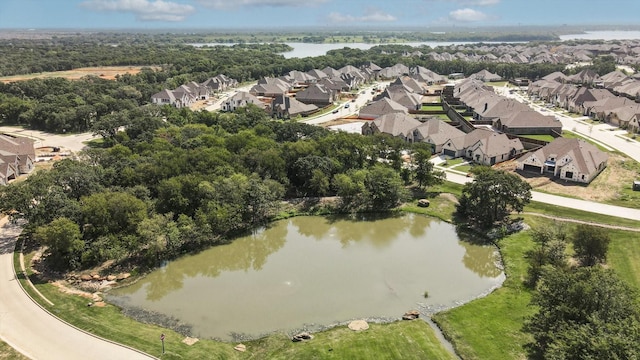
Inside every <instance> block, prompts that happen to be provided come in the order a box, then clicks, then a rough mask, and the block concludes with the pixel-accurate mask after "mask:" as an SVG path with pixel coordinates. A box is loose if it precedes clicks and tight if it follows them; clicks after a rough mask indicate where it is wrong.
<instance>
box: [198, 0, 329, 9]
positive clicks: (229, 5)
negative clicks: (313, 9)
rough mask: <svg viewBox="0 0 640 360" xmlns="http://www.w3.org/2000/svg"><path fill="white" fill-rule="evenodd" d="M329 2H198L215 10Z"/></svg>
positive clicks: (275, 0) (240, 0)
mask: <svg viewBox="0 0 640 360" xmlns="http://www.w3.org/2000/svg"><path fill="white" fill-rule="evenodd" d="M327 1H329V0H306V1H305V0H198V2H199V3H200V4H202V5H204V6H206V7H211V8H215V9H231V8H237V7H243V6H254V7H257V6H289V7H301V6H314V5H319V4H322V3H326V2H327Z"/></svg>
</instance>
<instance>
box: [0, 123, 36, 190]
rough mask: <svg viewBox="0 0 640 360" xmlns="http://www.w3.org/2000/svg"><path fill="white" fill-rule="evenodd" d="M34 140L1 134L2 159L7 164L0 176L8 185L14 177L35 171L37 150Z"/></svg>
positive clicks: (0, 154)
mask: <svg viewBox="0 0 640 360" xmlns="http://www.w3.org/2000/svg"><path fill="white" fill-rule="evenodd" d="M33 144H34V141H33V140H32V139H29V138H26V137H20V136H12V135H7V134H0V158H1V159H2V162H3V163H4V164H5V165H3V166H2V169H3V170H4V172H3V173H2V174H0V177H2V178H3V179H4V180H3V181H4V183H5V184H6V181H8V180H10V179H11V178H12V174H13V176H14V177H15V176H17V175H19V174H28V173H30V172H31V171H33V169H34V167H35V166H34V163H35V161H36V150H35V148H34V147H33Z"/></svg>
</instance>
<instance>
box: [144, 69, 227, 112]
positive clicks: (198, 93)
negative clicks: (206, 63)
mask: <svg viewBox="0 0 640 360" xmlns="http://www.w3.org/2000/svg"><path fill="white" fill-rule="evenodd" d="M237 85H238V81H237V80H235V79H231V78H229V77H227V76H225V75H222V74H220V75H218V76H215V77H212V78H209V79H207V80H206V81H204V82H202V83H200V84H199V83H197V82H195V81H191V82H189V83H187V84H184V85H180V86H178V87H177V88H176V89H174V90H169V89H164V90H162V91H160V92H159V93H157V94H153V95H152V96H151V103H152V104H156V105H171V106H175V107H177V108H182V107H189V106H190V105H192V104H194V103H195V102H196V101H198V100H208V99H209V97H210V96H211V94H214V93H216V92H220V91H224V90H226V89H228V88H231V87H235V86H237Z"/></svg>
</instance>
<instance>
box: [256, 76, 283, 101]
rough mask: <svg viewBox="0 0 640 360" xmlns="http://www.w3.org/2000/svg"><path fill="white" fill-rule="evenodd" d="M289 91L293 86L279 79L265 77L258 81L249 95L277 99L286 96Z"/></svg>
mask: <svg viewBox="0 0 640 360" xmlns="http://www.w3.org/2000/svg"><path fill="white" fill-rule="evenodd" d="M289 90H291V84H289V83H288V82H286V81H284V80H282V79H278V78H269V77H265V78H262V79H260V80H258V83H257V84H255V85H254V86H253V87H252V88H251V89H250V90H249V93H251V95H253V96H266V97H277V96H280V95H283V94H286V93H287V92H289Z"/></svg>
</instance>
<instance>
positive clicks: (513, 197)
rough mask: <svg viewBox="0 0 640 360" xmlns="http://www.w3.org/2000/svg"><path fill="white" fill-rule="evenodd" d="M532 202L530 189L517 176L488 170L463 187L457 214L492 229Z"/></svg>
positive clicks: (481, 226)
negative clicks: (497, 223)
mask: <svg viewBox="0 0 640 360" xmlns="http://www.w3.org/2000/svg"><path fill="white" fill-rule="evenodd" d="M530 200H531V186H530V185H529V184H528V183H526V182H525V181H524V180H521V179H520V178H519V177H518V176H516V175H514V174H510V173H507V172H504V171H495V170H487V171H483V172H481V173H479V174H477V175H476V177H475V178H474V180H473V181H472V182H469V183H467V184H465V185H464V187H463V189H462V196H461V197H460V202H459V203H458V205H457V206H456V213H457V215H458V216H460V217H461V218H463V219H466V220H467V221H468V222H469V223H470V224H472V225H474V226H478V227H480V228H490V227H491V226H493V225H494V224H495V223H496V222H501V221H504V220H505V219H506V218H507V217H508V216H509V214H510V213H511V212H513V211H516V212H521V211H522V209H523V208H524V206H525V205H526V204H528V203H529V201H530Z"/></svg>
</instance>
